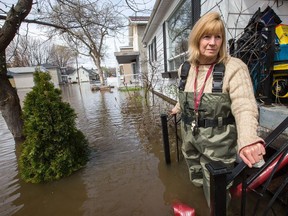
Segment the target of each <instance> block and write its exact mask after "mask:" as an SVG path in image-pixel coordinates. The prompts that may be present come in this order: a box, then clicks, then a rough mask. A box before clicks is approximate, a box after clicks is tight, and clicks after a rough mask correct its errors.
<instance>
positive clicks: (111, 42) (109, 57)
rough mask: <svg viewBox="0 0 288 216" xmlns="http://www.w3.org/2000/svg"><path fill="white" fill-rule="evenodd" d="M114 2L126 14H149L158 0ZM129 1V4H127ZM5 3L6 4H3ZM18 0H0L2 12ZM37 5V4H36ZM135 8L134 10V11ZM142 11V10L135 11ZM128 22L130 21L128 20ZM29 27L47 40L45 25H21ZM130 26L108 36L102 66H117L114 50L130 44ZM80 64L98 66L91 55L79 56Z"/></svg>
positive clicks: (117, 0) (58, 40)
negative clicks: (119, 32)
mask: <svg viewBox="0 0 288 216" xmlns="http://www.w3.org/2000/svg"><path fill="white" fill-rule="evenodd" d="M107 1H110V2H112V3H113V4H118V5H120V6H121V8H123V13H124V15H125V16H127V17H128V16H132V15H133V16H134V15H137V16H149V15H150V14H151V12H152V9H153V6H154V4H155V1H156V0H107ZM127 2H128V3H129V6H130V7H129V6H128V5H127ZM3 3H5V4H3ZM16 3H17V0H0V14H3V13H2V11H1V10H2V9H3V10H4V11H7V8H10V7H11V5H12V4H16ZM34 7H35V6H34ZM133 9H134V11H133ZM135 11H140V12H137V13H136V12H135ZM28 18H30V19H31V13H30V14H29V15H28ZM127 24H128V22H127ZM27 29H29V33H28V35H29V36H31V37H35V38H41V39H43V41H45V40H47V37H46V35H47V34H46V33H45V28H43V26H42V27H41V26H40V27H39V25H38V26H37V25H35V24H29V25H27V24H26V23H22V24H21V27H20V32H23V34H24V33H25V34H26V32H27ZM127 39H128V28H127V29H123V33H122V34H120V35H117V36H116V37H108V38H107V40H106V45H107V46H108V51H107V54H106V57H105V59H104V61H103V62H102V66H106V67H116V66H117V61H116V58H115V56H114V52H117V51H119V47H120V46H127V45H128V40H127ZM53 43H59V44H63V42H62V41H61V39H59V38H53ZM78 64H79V66H84V67H86V68H89V69H90V68H96V66H95V65H94V63H93V61H92V59H91V58H89V57H79V58H78Z"/></svg>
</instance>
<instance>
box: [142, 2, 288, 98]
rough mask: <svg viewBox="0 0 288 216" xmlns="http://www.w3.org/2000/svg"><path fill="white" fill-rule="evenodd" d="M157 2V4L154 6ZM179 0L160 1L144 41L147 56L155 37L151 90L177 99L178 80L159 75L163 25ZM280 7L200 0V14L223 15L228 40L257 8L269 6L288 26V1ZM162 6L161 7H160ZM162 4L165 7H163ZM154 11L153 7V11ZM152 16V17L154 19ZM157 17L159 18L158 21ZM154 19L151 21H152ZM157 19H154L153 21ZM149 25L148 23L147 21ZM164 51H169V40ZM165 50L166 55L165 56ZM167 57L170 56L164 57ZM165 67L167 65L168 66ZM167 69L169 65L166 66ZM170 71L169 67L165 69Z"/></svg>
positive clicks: (273, 4)
mask: <svg viewBox="0 0 288 216" xmlns="http://www.w3.org/2000/svg"><path fill="white" fill-rule="evenodd" d="M157 2H158V1H156V4H157ZM180 2H181V1H180V0H174V1H169V2H168V1H165V0H161V2H160V3H159V4H160V7H159V8H157V10H156V12H155V14H156V15H158V16H157V21H156V22H152V23H148V25H147V26H148V27H149V26H150V25H151V26H150V28H151V29H153V28H154V27H155V26H157V29H156V30H155V31H154V32H149V33H148V34H147V35H149V36H146V38H145V40H146V41H147V53H149V45H150V44H151V43H152V41H153V39H154V37H155V36H156V47H157V62H154V63H153V66H155V67H156V70H154V71H155V72H156V74H155V75H154V79H153V80H154V86H155V87H154V90H156V91H158V92H160V93H162V94H164V95H166V96H168V97H170V98H172V99H177V98H176V95H177V83H178V80H177V79H171V78H162V76H161V73H163V72H164V44H163V32H162V31H163V23H164V22H165V21H167V20H168V19H169V18H170V17H171V15H172V14H173V12H174V10H176V8H177V5H179V3H180ZM279 4H280V6H279V7H277V3H276V1H267V0H257V1H256V0H235V1H228V0H202V1H201V15H203V14H205V13H207V12H208V11H211V10H213V11H218V12H220V14H222V16H223V20H224V21H225V23H226V28H227V41H228V40H229V39H231V38H236V39H237V38H238V37H239V36H241V33H242V32H243V30H244V28H245V27H246V26H247V24H248V22H249V20H250V19H251V17H252V16H253V14H254V13H255V12H256V11H257V10H258V8H260V10H261V12H262V11H264V10H265V8H266V7H267V6H270V7H271V8H272V9H273V10H274V11H275V13H276V14H277V15H278V16H279V17H280V19H281V20H282V23H283V24H288V12H287V11H288V1H279ZM161 5H162V8H161ZM163 5H165V7H163ZM163 8H164V9H163ZM154 9H155V8H154ZM156 15H155V17H156ZM159 15H161V16H160V17H162V18H160V20H158V19H159ZM155 17H154V18H155ZM155 19H156V18H155ZM150 22H151V20H150ZM166 41H167V44H166V46H167V49H168V46H169V45H168V38H166ZM168 53H169V52H168V50H167V54H168ZM167 58H169V56H167ZM167 64H168V63H167ZM168 67H169V65H168ZM148 68H149V69H148V71H149V74H150V76H152V73H153V72H152V69H151V67H150V66H149V67H148ZM168 71H169V68H168Z"/></svg>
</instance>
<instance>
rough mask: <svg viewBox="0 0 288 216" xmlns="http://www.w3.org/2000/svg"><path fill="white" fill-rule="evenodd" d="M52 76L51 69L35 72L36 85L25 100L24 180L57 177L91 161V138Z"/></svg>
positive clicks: (20, 165) (21, 160)
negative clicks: (49, 70) (82, 130)
mask: <svg viewBox="0 0 288 216" xmlns="http://www.w3.org/2000/svg"><path fill="white" fill-rule="evenodd" d="M50 80H51V76H50V75H49V74H48V73H45V72H40V71H38V72H35V74H34V83H35V86H34V87H33V89H32V91H31V92H29V93H28V94H27V96H26V97H25V100H24V106H23V118H24V131H23V132H24V135H25V141H24V142H23V144H22V148H21V154H20V159H19V170H20V176H21V178H22V179H23V180H24V181H25V182H31V183H41V182H49V181H53V180H58V179H60V178H62V177H64V176H69V175H70V174H72V173H73V172H74V171H76V170H78V169H80V168H81V167H83V166H84V165H85V164H86V162H87V161H88V152H89V151H88V141H87V139H86V138H85V136H84V134H83V133H82V132H81V131H80V130H78V129H77V128H76V123H75V120H76V118H77V116H76V114H75V112H74V110H73V109H72V108H71V107H70V105H69V104H68V103H66V102H63V101H62V97H61V91H60V90H59V89H56V88H54V85H53V84H52V83H51V82H50Z"/></svg>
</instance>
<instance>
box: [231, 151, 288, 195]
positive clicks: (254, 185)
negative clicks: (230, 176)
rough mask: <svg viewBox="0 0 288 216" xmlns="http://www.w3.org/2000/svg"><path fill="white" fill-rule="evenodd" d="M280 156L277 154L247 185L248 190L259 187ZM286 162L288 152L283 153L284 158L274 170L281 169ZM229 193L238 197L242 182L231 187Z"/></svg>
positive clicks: (240, 192)
mask: <svg viewBox="0 0 288 216" xmlns="http://www.w3.org/2000/svg"><path fill="white" fill-rule="evenodd" d="M281 156H282V154H281V155H279V156H278V157H277V158H276V159H275V160H274V161H273V163H271V164H270V166H268V167H267V168H266V169H265V170H264V171H263V172H262V173H261V174H260V175H259V176H258V177H257V178H256V179H255V180H254V181H253V182H252V183H251V184H250V185H249V186H248V190H249V189H250V190H253V189H256V188H257V187H259V186H260V185H261V184H263V183H264V182H265V181H266V180H267V178H268V177H269V176H270V175H271V173H272V171H273V169H274V167H275V165H276V164H277V162H278V160H279V159H280V157H281ZM286 164H288V154H287V155H285V157H284V159H283V160H282V162H281V163H280V164H279V166H278V168H277V170H276V172H277V171H278V170H280V169H282V168H283V167H284V166H285V165H286ZM230 192H231V194H232V196H236V197H240V196H241V194H242V184H239V185H237V186H236V188H232V189H231V191H230Z"/></svg>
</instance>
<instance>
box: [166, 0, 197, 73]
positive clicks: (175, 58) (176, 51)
mask: <svg viewBox="0 0 288 216" xmlns="http://www.w3.org/2000/svg"><path fill="white" fill-rule="evenodd" d="M191 2H192V1H191V0H184V1H183V3H182V4H181V5H180V6H179V7H178V8H177V10H176V11H175V12H174V13H173V14H172V16H171V17H170V19H169V20H168V22H167V27H168V44H169V46H168V64H169V70H170V71H173V70H177V69H178V67H179V66H180V65H181V63H183V62H184V61H185V59H186V58H187V50H188V38H189V33H190V31H191V28H192V3H191Z"/></svg>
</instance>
